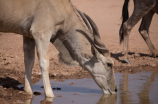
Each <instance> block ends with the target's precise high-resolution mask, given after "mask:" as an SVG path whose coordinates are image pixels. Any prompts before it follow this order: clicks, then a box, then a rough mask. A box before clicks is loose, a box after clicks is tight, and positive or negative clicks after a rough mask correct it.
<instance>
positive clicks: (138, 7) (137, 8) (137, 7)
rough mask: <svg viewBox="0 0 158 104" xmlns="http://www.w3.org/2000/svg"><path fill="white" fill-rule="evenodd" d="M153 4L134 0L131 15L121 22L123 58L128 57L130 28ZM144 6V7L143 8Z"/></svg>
mask: <svg viewBox="0 0 158 104" xmlns="http://www.w3.org/2000/svg"><path fill="white" fill-rule="evenodd" d="M152 6H153V5H151V7H146V4H143V3H142V4H139V1H137V0H135V1H134V11H133V14H132V15H131V17H130V18H129V19H128V20H127V21H126V22H125V23H124V24H123V29H124V43H123V44H124V45H123V53H124V59H127V58H128V43H129V34H130V32H131V30H132V28H133V27H134V26H135V24H137V23H138V21H139V20H140V19H141V18H142V17H143V16H144V15H145V14H147V13H148V12H149V11H150V10H151V8H152ZM144 7H146V8H144Z"/></svg>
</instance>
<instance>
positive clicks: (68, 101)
mask: <svg viewBox="0 0 158 104" xmlns="http://www.w3.org/2000/svg"><path fill="white" fill-rule="evenodd" d="M115 76H116V84H117V89H118V91H117V94H116V95H102V91H101V90H100V88H99V87H98V86H97V85H96V84H95V82H94V81H93V79H86V78H85V79H70V80H63V81H55V79H54V80H51V85H52V88H54V90H53V91H54V94H55V96H56V97H55V98H54V99H47V98H44V94H42V95H39V96H34V99H33V100H32V101H31V100H30V99H29V100H27V101H25V103H26V104H40V103H41V101H42V102H46V101H52V102H53V103H49V104H158V73H157V72H141V73H137V74H128V73H115ZM42 85H43V84H42V80H40V81H39V82H38V83H36V84H35V85H33V89H34V91H38V92H41V93H43V88H41V86H42ZM56 88H61V89H58V90H57V89H56ZM44 99H46V100H44ZM42 104H44V103H42ZM47 104H48V102H47Z"/></svg>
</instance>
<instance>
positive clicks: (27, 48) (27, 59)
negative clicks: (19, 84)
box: [23, 37, 35, 96]
mask: <svg viewBox="0 0 158 104" xmlns="http://www.w3.org/2000/svg"><path fill="white" fill-rule="evenodd" d="M23 50H24V63H25V88H24V89H25V91H26V93H27V94H28V95H30V96H32V94H33V93H32V88H31V73H32V68H33V65H34V59H35V42H34V40H33V39H31V38H27V37H23Z"/></svg>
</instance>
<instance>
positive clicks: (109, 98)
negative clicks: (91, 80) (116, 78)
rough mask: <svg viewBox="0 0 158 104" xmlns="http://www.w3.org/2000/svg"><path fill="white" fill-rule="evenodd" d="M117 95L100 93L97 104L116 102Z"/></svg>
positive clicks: (114, 103) (113, 103)
mask: <svg viewBox="0 0 158 104" xmlns="http://www.w3.org/2000/svg"><path fill="white" fill-rule="evenodd" d="M116 99H117V95H116V94H115V95H102V96H101V98H100V100H99V101H98V103H97V104H116Z"/></svg>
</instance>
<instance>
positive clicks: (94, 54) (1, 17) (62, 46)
mask: <svg viewBox="0 0 158 104" xmlns="http://www.w3.org/2000/svg"><path fill="white" fill-rule="evenodd" d="M83 21H85V22H83ZM85 24H86V25H85ZM0 32H6V33H7V32H12V33H17V34H21V35H23V50H24V63H25V88H24V89H25V91H26V93H27V94H28V95H30V96H32V93H33V91H32V88H31V73H32V68H33V65H34V59H35V46H36V51H37V56H38V60H39V65H40V69H41V71H42V77H43V84H44V92H45V95H46V97H54V94H53V91H52V88H51V85H50V82H49V75H48V73H49V56H48V47H49V42H51V43H52V44H54V45H55V47H56V48H57V50H58V51H59V52H60V53H61V54H62V55H61V56H62V57H63V59H65V60H66V61H68V60H71V61H72V60H75V61H77V62H78V63H79V65H80V66H81V67H82V68H83V69H85V70H87V71H88V72H89V73H90V74H91V75H92V77H93V79H94V80H95V82H96V83H97V84H98V86H99V87H100V88H101V89H102V91H103V93H104V94H111V93H112V94H113V93H115V88H116V83H115V76H114V71H113V66H114V63H113V61H112V59H111V58H110V56H109V51H108V50H107V48H106V47H105V45H104V44H103V43H102V42H101V39H100V37H99V33H98V29H97V26H96V25H95V23H94V22H93V21H92V19H91V18H90V17H89V16H88V15H86V14H83V13H82V12H80V11H77V10H76V9H75V7H74V6H73V5H72V3H71V1H70V0H0Z"/></svg>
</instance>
